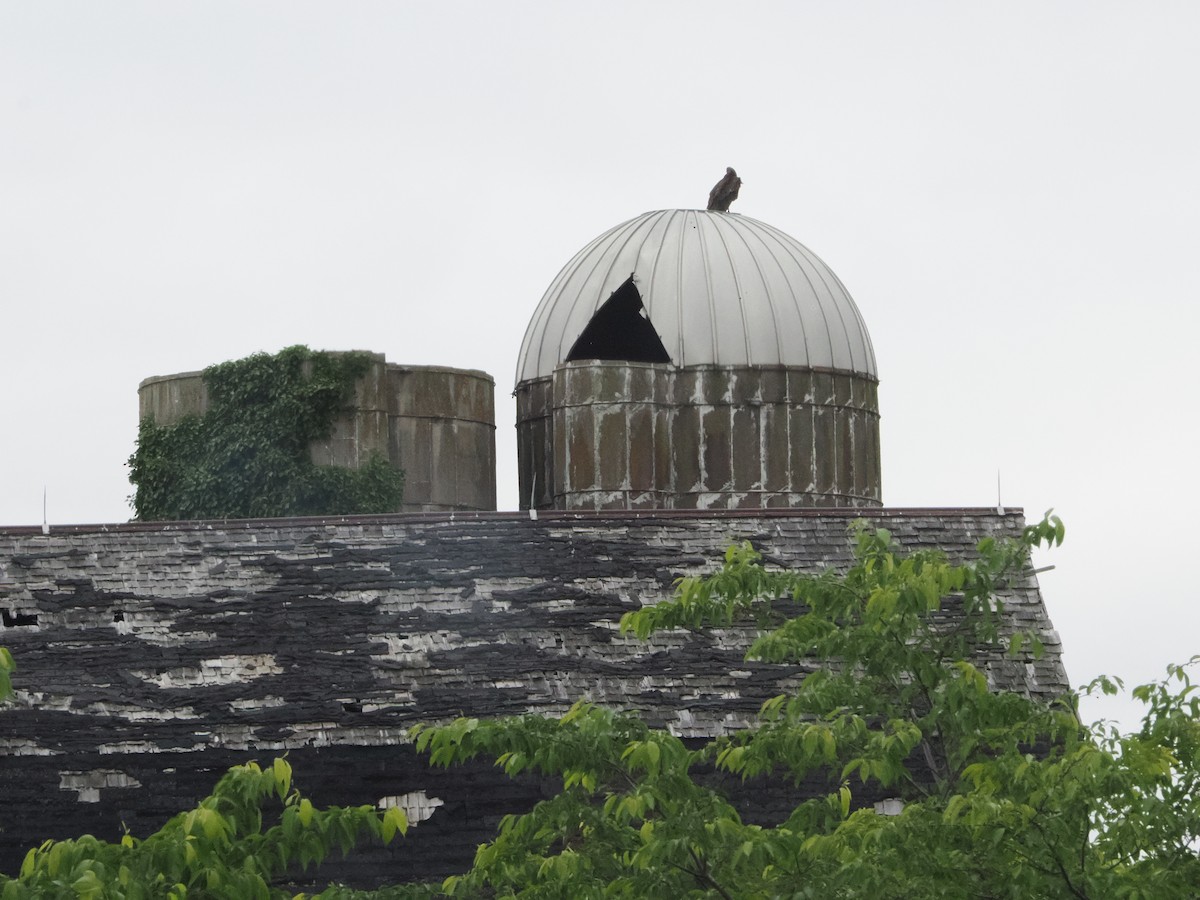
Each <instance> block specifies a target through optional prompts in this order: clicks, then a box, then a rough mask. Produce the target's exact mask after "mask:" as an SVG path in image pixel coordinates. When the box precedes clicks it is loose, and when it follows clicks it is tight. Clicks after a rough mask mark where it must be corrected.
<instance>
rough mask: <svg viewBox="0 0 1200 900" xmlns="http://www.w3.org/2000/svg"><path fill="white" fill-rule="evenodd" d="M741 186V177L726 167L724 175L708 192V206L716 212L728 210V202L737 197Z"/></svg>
mask: <svg viewBox="0 0 1200 900" xmlns="http://www.w3.org/2000/svg"><path fill="white" fill-rule="evenodd" d="M741 186H742V179H740V178H738V173H737V172H735V171H733V169H732V167H726V169H725V177H724V178H722V179H721V180H720V181H718V182H717V183H716V184H715V185H713V189H712V190H711V191H709V192H708V208H709V209H710V210H716V211H717V212H728V211H729V204H730V203H732V202H733V201H734V200H736V199H737V196H738V190H739V189H740V188H741Z"/></svg>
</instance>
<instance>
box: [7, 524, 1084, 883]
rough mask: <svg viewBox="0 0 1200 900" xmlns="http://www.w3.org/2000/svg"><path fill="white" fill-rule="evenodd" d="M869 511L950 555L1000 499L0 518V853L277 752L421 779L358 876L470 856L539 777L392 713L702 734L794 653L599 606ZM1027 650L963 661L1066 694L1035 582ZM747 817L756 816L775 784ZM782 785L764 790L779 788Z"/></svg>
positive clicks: (192, 788)
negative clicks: (14, 698)
mask: <svg viewBox="0 0 1200 900" xmlns="http://www.w3.org/2000/svg"><path fill="white" fill-rule="evenodd" d="M864 513H866V514H868V515H870V516H872V517H875V518H877V519H878V520H880V521H881V522H882V523H883V524H886V526H887V527H888V528H889V529H890V530H891V531H892V533H893V534H894V535H895V536H896V537H897V539H898V540H899V541H900V542H901V543H902V544H903V545H905V546H907V547H909V548H914V549H915V548H917V547H924V546H939V547H942V548H944V549H945V550H946V551H947V552H948V553H949V554H950V555H951V556H952V557H960V556H966V555H969V554H970V553H971V552H972V548H973V547H974V546H975V544H976V542H977V541H978V540H979V539H980V538H982V537H985V536H988V535H993V536H1000V535H1006V534H1014V533H1016V532H1017V531H1018V530H1019V529H1020V528H1021V526H1022V524H1023V521H1022V518H1021V516H1020V515H1019V513H1015V512H1014V513H1010V514H1007V515H1004V516H1000V515H997V514H996V513H995V512H993V511H978V510H974V511H972V510H965V511H964V510H954V511H947V510H907V511H906V510H873V511H869V512H867V511H863V510H853V511H852V510H844V511H835V510H822V511H799V510H798V511H777V512H775V511H771V512H759V513H725V514H719V513H710V514H704V515H700V514H695V513H692V514H687V513H674V514H670V513H658V514H654V515H649V516H647V515H640V516H639V515H635V514H632V513H624V514H616V513H605V514H595V513H591V514H583V513H576V514H566V513H553V514H543V515H542V516H540V517H539V518H538V519H537V520H530V519H528V517H526V516H523V515H519V514H505V513H492V514H479V515H476V516H469V517H464V516H462V515H458V516H390V517H362V518H351V519H340V520H272V521H264V522H231V523H219V522H210V523H204V522H196V523H179V524H146V525H124V526H108V527H94V526H79V527H70V528H64V529H54V530H52V531H51V533H50V534H45V535H44V534H42V533H41V531H40V529H7V530H3V529H0V645H3V646H7V647H9V648H10V649H11V650H12V652H13V654H14V656H15V657H16V660H17V663H18V666H19V667H20V668H19V670H18V672H17V679H16V687H17V689H18V691H19V694H18V705H17V706H16V708H12V709H6V710H4V711H3V712H0V755H3V756H4V760H3V763H2V764H0V797H3V798H4V803H3V804H2V805H0V828H2V829H3V830H2V831H0V871H5V872H12V871H14V870H15V869H16V867H17V866H18V865H19V863H20V859H21V857H22V855H23V853H24V851H25V849H26V848H27V847H28V845H30V844H31V843H33V842H36V841H39V840H41V839H44V838H48V837H56V838H61V837H67V836H73V835H77V834H80V833H82V832H91V833H93V834H97V835H99V836H101V837H103V838H107V839H110V840H111V839H115V838H117V837H119V835H120V833H121V832H120V827H121V823H122V822H124V823H125V824H127V825H128V826H129V828H130V829H132V831H133V832H134V833H135V834H139V835H143V834H145V833H147V832H148V831H149V830H151V829H153V828H155V827H158V826H159V825H161V824H162V822H163V821H165V819H166V818H167V816H168V815H169V814H171V813H173V812H176V811H178V810H180V809H183V808H186V807H188V806H189V805H191V804H193V803H194V802H195V801H196V800H197V799H198V798H199V797H201V796H203V794H204V793H205V792H206V791H207V790H208V789H209V788H210V787H211V785H212V783H213V781H214V780H215V778H216V777H217V776H218V775H219V774H220V773H221V772H222V771H223V770H224V769H225V768H226V767H227V766H229V765H231V764H233V763H235V762H242V761H245V760H248V759H259V760H260V761H266V760H269V759H270V758H271V757H272V756H273V755H275V754H278V753H281V752H285V751H286V752H288V753H289V754H290V758H291V760H292V762H293V764H294V765H295V766H296V768H297V773H298V779H299V785H300V786H301V787H302V788H304V789H306V790H311V791H312V792H313V793H314V795H315V799H316V800H317V801H318V802H323V803H364V802H375V801H377V800H379V799H380V798H383V797H386V796H396V795H413V796H412V802H413V803H416V804H417V805H420V802H418V800H419V798H418V797H417V795H419V794H420V792H421V791H424V792H425V793H424V795H423V796H424V798H425V800H424V801H421V802H424V803H425V805H426V807H428V806H429V805H430V804H431V803H433V800H434V799H436V800H441V801H442V803H443V805H442V806H436V804H434V805H435V806H436V808H435V809H434V810H433V813H432V815H431V817H430V818H429V820H428V821H427V822H423V823H422V824H421V825H420V826H419V827H418V828H416V829H414V831H413V833H412V835H411V836H410V837H409V838H408V839H406V840H405V841H403V842H401V843H400V845H399V846H398V847H397V848H396V849H394V850H389V851H384V850H382V849H380V850H378V851H372V854H369V855H368V856H367V858H366V861H363V862H357V863H355V865H354V866H353V867H352V868H349V869H345V868H343V869H335V870H334V871H336V872H337V874H338V877H342V878H353V879H355V880H356V881H357V882H358V883H370V882H372V881H374V880H375V879H383V880H388V879H390V880H393V881H394V880H400V879H404V878H414V877H432V876H439V875H445V874H448V873H449V872H451V871H454V870H455V869H456V868H460V869H461V868H462V867H465V866H466V865H467V864H468V863H469V862H470V859H471V856H472V854H473V852H474V848H475V846H476V845H477V844H478V843H479V841H481V840H483V839H484V838H485V837H486V836H487V835H488V833H489V830H490V829H491V828H493V827H494V826H495V824H496V822H497V821H498V818H499V817H500V816H501V815H503V814H505V813H507V812H512V811H514V810H516V809H520V808H522V807H526V808H527V806H528V804H529V803H531V802H533V800H535V799H537V797H538V796H539V795H540V791H541V790H542V788H541V787H539V785H538V783H536V782H531V781H523V782H520V783H517V784H512V783H510V782H508V781H507V780H506V779H504V778H503V776H502V775H500V774H498V773H497V772H496V771H495V770H494V769H493V768H491V767H490V766H488V765H486V764H482V763H481V764H479V765H477V766H473V767H467V768H466V769H463V770H455V771H453V772H450V773H445V772H439V771H431V770H429V769H427V768H426V767H425V766H424V763H423V761H422V760H420V759H418V758H416V756H415V754H414V753H413V752H412V748H411V745H410V743H409V740H408V737H407V729H408V728H409V727H410V726H411V725H413V724H414V723H416V722H419V721H430V720H439V719H448V718H451V717H454V716H457V715H460V714H467V715H475V716H490V715H502V714H509V713H522V712H527V711H532V712H539V713H547V714H558V713H562V712H564V711H565V710H566V709H567V708H568V707H569V706H570V704H571V703H572V702H574V701H575V700H577V699H579V698H587V699H590V700H593V701H595V702H599V703H604V704H609V705H612V706H617V707H621V708H625V709H634V710H638V711H639V712H641V714H642V715H643V716H645V717H646V718H647V719H648V720H649V721H650V722H652V723H654V724H657V725H662V726H665V727H668V728H670V729H671V730H672V731H674V732H676V733H678V734H680V735H683V736H691V737H695V738H702V737H705V736H711V735H714V734H718V733H721V732H723V731H725V730H727V729H730V728H737V727H740V726H743V725H745V724H747V723H749V722H751V721H752V720H753V718H754V715H755V712H756V711H757V709H758V708H759V706H760V704H761V703H762V702H763V700H765V699H766V698H768V697H771V696H773V695H775V694H777V693H779V692H780V691H782V690H784V689H786V687H787V685H789V684H791V683H793V681H794V679H796V678H797V677H802V675H803V672H804V669H803V667H794V666H775V665H766V664H762V663H748V662H746V661H744V660H743V658H742V657H743V652H744V649H745V647H746V646H747V643H748V641H749V640H750V639H751V637H752V633H751V632H750V631H747V630H741V629H727V630H717V631H714V632H712V633H709V634H703V635H694V634H687V633H683V632H679V633H670V634H664V635H661V636H658V637H657V638H655V639H654V640H652V641H649V642H640V641H637V640H635V639H633V638H630V637H624V636H621V635H619V634H618V633H617V627H616V625H617V619H618V617H619V616H620V615H621V614H622V613H623V612H625V611H626V610H631V609H636V608H638V607H639V606H640V605H642V604H645V603H653V602H656V601H657V600H659V599H662V598H664V597H666V596H669V595H670V593H671V590H672V584H673V582H674V580H675V579H676V578H678V577H679V576H682V575H687V574H692V573H696V572H701V571H706V570H711V569H712V568H714V567H715V566H716V565H717V564H718V562H719V560H720V558H721V556H722V553H723V551H724V549H725V547H726V546H728V544H729V543H730V542H733V541H741V540H750V541H752V542H753V543H754V544H755V545H756V546H757V547H759V548H760V549H761V550H762V551H763V552H764V554H765V555H766V556H767V558H768V559H769V560H770V561H771V562H773V563H776V564H779V565H785V566H791V567H796V568H800V569H803V570H808V571H816V570H821V569H823V568H825V567H827V566H834V567H843V566H846V565H847V564H848V562H849V559H850V539H849V537H848V535H847V531H846V529H847V526H848V524H849V522H850V521H851V520H852V519H853V518H854V517H856V516H859V515H863V514H864ZM1004 602H1005V615H1006V616H1007V617H1008V623H1009V625H1010V626H1011V627H1012V628H1022V629H1032V630H1034V631H1035V632H1037V633H1038V634H1039V635H1040V636H1041V638H1042V641H1043V643H1044V644H1045V646H1046V653H1045V655H1044V656H1043V657H1041V658H1040V659H1036V660H1035V659H1034V658H1033V657H1032V656H1031V655H1030V656H1023V657H1020V658H1017V659H1008V658H1006V657H1005V656H1004V654H1002V653H1000V652H997V653H995V654H991V655H988V656H985V657H981V658H980V660H979V662H980V664H981V665H983V666H984V667H985V669H986V671H987V672H988V674H989V677H990V678H991V679H992V682H993V683H994V684H996V685H997V686H1003V687H1009V688H1017V689H1022V690H1026V691H1029V692H1031V693H1034V694H1038V695H1041V696H1057V695H1059V694H1061V693H1062V692H1063V691H1064V690H1065V689H1066V687H1067V682H1066V678H1065V675H1064V673H1063V670H1062V665H1061V658H1060V647H1059V642H1058V638H1057V635H1056V634H1055V633H1054V631H1053V629H1052V626H1051V624H1050V621H1049V619H1048V618H1047V616H1046V612H1045V608H1044V606H1043V604H1042V601H1041V597H1040V595H1039V592H1038V587H1037V583H1036V579H1035V577H1034V576H1033V575H1029V576H1028V577H1027V579H1025V580H1024V581H1022V582H1021V583H1020V584H1018V585H1016V586H1015V587H1013V588H1012V589H1011V590H1009V591H1008V592H1007V593H1006V594H1005V596H1004ZM754 790H757V789H753V788H752V789H751V793H750V795H749V796H748V799H747V801H746V802H747V804H748V806H747V809H748V810H749V811H751V812H753V811H755V810H757V813H756V815H763V814H764V810H767V811H769V810H770V805H771V803H772V802H775V800H773V799H772V797H771V796H770V795H769V794H766V793H762V792H761V791H760V792H759V793H754ZM776 799H777V798H776Z"/></svg>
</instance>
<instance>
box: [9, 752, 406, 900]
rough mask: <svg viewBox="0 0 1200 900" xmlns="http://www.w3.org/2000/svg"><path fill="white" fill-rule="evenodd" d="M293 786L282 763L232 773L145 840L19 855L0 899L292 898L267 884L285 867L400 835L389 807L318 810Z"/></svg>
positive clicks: (82, 842)
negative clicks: (271, 811) (267, 815)
mask: <svg viewBox="0 0 1200 900" xmlns="http://www.w3.org/2000/svg"><path fill="white" fill-rule="evenodd" d="M291 779H292V770H291V766H290V765H289V764H288V762H287V760H285V759H276V760H275V761H274V763H273V764H272V765H271V766H269V767H267V768H265V769H263V768H260V767H259V766H258V765H257V764H256V763H249V764H247V765H243V766H235V767H234V768H232V769H230V771H229V772H228V773H226V774H225V775H224V776H223V777H222V778H221V780H220V781H219V782H217V785H216V787H215V788H214V789H213V792H212V794H211V795H210V796H208V797H206V798H205V799H204V800H202V801H201V802H200V804H199V805H198V806H197V807H196V808H195V809H193V810H190V811H188V812H185V813H180V814H179V815H177V816H175V817H174V818H173V819H171V820H170V821H169V822H167V824H166V825H164V826H163V828H162V829H160V830H159V831H157V832H155V833H154V834H152V835H150V836H149V837H147V838H145V839H142V840H139V839H137V838H135V837H134V836H132V835H129V834H126V835H125V836H124V837H123V838H122V839H121V841H120V842H119V843H116V844H113V843H108V842H105V841H101V840H97V839H96V838H94V837H92V836H90V835H84V836H83V837H81V838H78V839H76V840H70V841H46V842H45V843H44V844H42V845H41V846H40V847H36V848H34V849H32V850H30V851H29V853H28V854H26V856H25V862H24V864H23V865H22V866H21V872H20V874H19V876H18V877H17V878H15V879H6V878H4V876H0V898H2V900H24V898H41V897H75V898H79V900H149V898H167V900H185V898H197V897H222V898H231V900H233V898H236V900H271V898H279V897H291V896H293V892H292V891H289V890H285V889H284V888H282V887H280V886H279V885H278V884H273V881H275V880H276V879H278V878H279V877H280V876H281V875H283V874H284V873H286V872H287V870H288V868H289V867H294V866H296V865H299V866H300V867H301V868H304V869H307V868H308V866H310V865H312V864H314V863H319V862H321V861H322V860H323V859H325V858H326V857H327V856H328V855H329V854H330V853H331V852H332V851H333V850H334V849H340V850H341V851H342V853H343V854H345V853H348V852H349V851H350V849H351V848H352V847H353V846H354V845H355V844H357V843H358V842H359V841H360V840H362V839H364V838H366V837H374V838H377V839H379V840H382V841H384V842H389V841H391V840H392V838H393V837H394V836H395V834H396V832H397V831H399V832H400V833H404V832H406V831H407V830H408V820H407V819H406V818H405V815H404V811H403V810H401V809H399V808H396V807H392V808H390V809H388V810H387V812H386V813H382V814H381V813H379V812H377V811H376V810H375V809H373V808H372V807H370V806H359V807H330V808H328V809H317V808H316V807H314V806H313V805H312V803H311V802H309V800H308V799H306V798H305V797H303V796H302V795H301V794H300V793H299V791H295V790H292V788H291ZM272 800H274V801H276V802H277V803H278V804H280V805H281V807H280V808H279V809H278V810H275V812H276V813H277V815H276V818H277V821H276V822H275V824H272V825H270V826H269V827H264V806H266V805H267V804H268V803H269V802H270V801H272ZM333 893H334V894H336V890H335V891H334V892H333Z"/></svg>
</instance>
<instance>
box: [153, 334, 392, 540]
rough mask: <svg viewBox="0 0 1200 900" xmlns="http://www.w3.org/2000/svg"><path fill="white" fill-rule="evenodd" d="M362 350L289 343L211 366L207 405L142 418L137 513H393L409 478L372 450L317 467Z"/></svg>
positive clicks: (362, 361) (364, 362) (364, 364)
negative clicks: (317, 454) (350, 464)
mask: <svg viewBox="0 0 1200 900" xmlns="http://www.w3.org/2000/svg"><path fill="white" fill-rule="evenodd" d="M369 365H370V358H369V357H368V356H367V355H366V354H363V353H344V354H331V353H319V352H314V351H312V350H309V349H308V348H307V347H302V346H296V347H288V348H287V349H285V350H282V351H280V352H279V353H277V354H274V355H269V354H266V353H257V354H254V355H253V356H249V357H246V358H245V359H239V360H233V361H231V362H225V363H221V364H219V365H215V366H210V367H209V368H207V369H205V370H204V375H203V377H204V383H205V386H206V388H207V390H208V409H207V411H206V412H205V413H204V415H203V416H188V417H185V418H184V419H182V420H181V421H179V422H177V423H175V424H173V425H158V424H157V423H155V422H154V421H153V420H152V419H150V418H146V419H143V420H142V422H141V425H140V426H139V429H138V439H137V448H136V449H135V451H134V453H133V455H132V456H130V458H129V480H130V481H131V482H132V483H133V484H134V485H135V488H136V490H135V492H134V495H133V497H132V498H131V502H132V505H133V508H134V512H135V514H136V517H137V518H138V519H142V520H162V519H205V518H263V517H272V516H303V515H345V514H351V513H382V512H394V511H396V510H397V509H399V508H400V501H401V499H402V494H403V487H404V477H403V474H402V473H400V472H399V471H397V470H396V469H394V468H392V466H391V465H390V464H389V462H388V461H387V460H386V459H383V458H382V457H380V456H378V455H374V456H372V457H371V458H370V459H369V460H368V461H367V462H366V464H364V465H363V466H361V467H360V468H358V469H347V468H342V467H339V466H318V465H316V464H314V463H313V462H312V458H311V453H310V449H309V447H310V445H311V444H312V442H313V441H315V440H320V439H322V438H325V437H328V436H329V434H330V431H331V429H332V427H333V421H334V418H335V417H336V416H337V414H338V413H339V412H341V411H342V410H343V409H345V408H346V406H347V404H348V402H349V400H350V397H351V393H352V391H353V388H354V382H355V381H356V380H357V379H358V378H361V377H362V376H363V375H364V374H365V373H366V371H367V369H368V367H369Z"/></svg>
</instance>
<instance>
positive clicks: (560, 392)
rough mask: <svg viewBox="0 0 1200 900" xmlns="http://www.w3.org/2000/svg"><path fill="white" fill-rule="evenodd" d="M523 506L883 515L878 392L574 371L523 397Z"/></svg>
mask: <svg viewBox="0 0 1200 900" xmlns="http://www.w3.org/2000/svg"><path fill="white" fill-rule="evenodd" d="M517 409H518V412H517V436H518V445H517V446H518V457H519V466H520V472H521V503H522V506H523V507H525V508H528V507H529V506H531V505H532V506H533V507H534V508H541V509H548V508H554V509H766V508H776V507H815V506H824V507H839V506H867V507H871V506H879V505H880V503H881V484H880V482H881V473H880V457H879V405H878V392H877V383H876V382H875V381H874V380H873V379H870V378H867V377H865V376H861V375H854V374H850V373H844V372H819V371H813V370H810V369H795V368H783V367H766V366H754V367H740V368H735V367H713V366H710V367H696V368H690V369H677V368H675V367H673V366H670V365H661V364H659V365H656V364H650V363H629V362H597V361H588V362H572V363H566V364H564V365H562V366H559V367H558V368H557V369H556V370H555V372H554V375H553V377H552V379H541V380H538V381H535V382H529V383H527V384H523V385H522V386H521V387H520V388H518V391H517Z"/></svg>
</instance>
